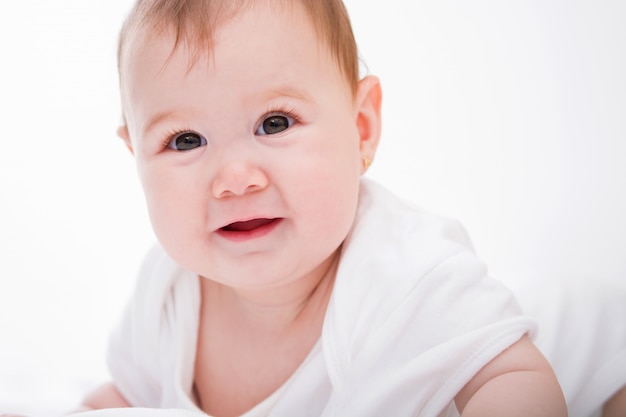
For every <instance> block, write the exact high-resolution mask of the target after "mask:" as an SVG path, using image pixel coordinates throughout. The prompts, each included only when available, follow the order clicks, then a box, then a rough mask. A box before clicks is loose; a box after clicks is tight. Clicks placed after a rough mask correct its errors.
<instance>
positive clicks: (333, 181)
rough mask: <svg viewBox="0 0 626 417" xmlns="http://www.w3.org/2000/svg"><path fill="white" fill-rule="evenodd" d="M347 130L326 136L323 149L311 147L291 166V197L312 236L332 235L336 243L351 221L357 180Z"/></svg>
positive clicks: (357, 160) (353, 142) (357, 166)
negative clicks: (342, 133) (292, 168)
mask: <svg viewBox="0 0 626 417" xmlns="http://www.w3.org/2000/svg"><path fill="white" fill-rule="evenodd" d="M353 133H354V132H352V131H347V132H345V134H344V135H343V136H334V137H329V138H328V141H327V144H326V145H327V146H325V147H324V148H323V149H315V150H311V151H310V152H308V153H307V155H306V157H303V158H302V160H301V161H300V163H299V164H298V167H297V169H294V170H293V172H294V175H293V176H292V177H291V181H292V184H293V187H292V188H291V189H292V190H294V191H293V192H294V193H297V196H295V198H292V201H297V202H298V212H299V213H300V214H303V215H305V216H306V217H307V218H308V220H309V227H310V230H309V233H310V234H311V235H312V237H317V238H321V237H322V236H321V235H322V234H323V235H324V236H328V237H330V236H334V239H339V242H338V243H340V242H341V241H342V240H343V238H344V237H345V235H346V234H347V233H348V231H349V229H350V228H351V226H352V223H353V221H354V216H355V212H356V206H357V203H358V194H359V184H360V173H361V165H360V163H361V162H360V161H361V159H360V153H359V149H358V141H357V140H352V139H351V137H350V136H348V135H353Z"/></svg>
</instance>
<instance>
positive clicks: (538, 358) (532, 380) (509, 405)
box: [455, 336, 567, 417]
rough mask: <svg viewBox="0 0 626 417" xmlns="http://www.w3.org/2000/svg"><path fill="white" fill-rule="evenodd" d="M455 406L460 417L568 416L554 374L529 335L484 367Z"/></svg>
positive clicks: (462, 392)
mask: <svg viewBox="0 0 626 417" xmlns="http://www.w3.org/2000/svg"><path fill="white" fill-rule="evenodd" d="M455 403H456V406H457V408H458V409H459V411H460V412H461V415H462V416H463V417H471V416H481V417H487V416H494V417H501V416H507V417H514V416H524V417H531V416H532V417H540V416H546V417H559V416H567V407H566V404H565V399H564V397H563V392H562V391H561V387H560V386H559V383H558V381H557V379H556V376H555V375H554V371H553V370H552V367H551V366H550V364H549V363H548V361H547V360H546V359H545V358H544V357H543V355H542V354H541V352H539V350H538V349H537V348H536V347H535V345H534V344H533V343H532V342H531V340H530V339H529V338H528V336H524V337H522V338H521V339H520V340H519V341H518V342H516V343H515V344H513V345H512V346H511V347H509V348H508V349H507V350H505V351H504V352H502V353H501V354H500V355H498V356H497V357H496V358H495V359H493V360H492V361H491V362H489V363H488V364H487V365H485V366H484V367H483V368H482V369H481V370H480V371H479V372H478V373H477V374H476V375H475V376H474V377H473V378H472V380H471V381H470V382H469V383H468V384H467V385H466V386H465V387H464V388H463V389H462V390H461V392H459V394H458V395H457V396H456V398H455Z"/></svg>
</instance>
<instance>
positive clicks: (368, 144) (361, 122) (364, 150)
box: [355, 75, 383, 173]
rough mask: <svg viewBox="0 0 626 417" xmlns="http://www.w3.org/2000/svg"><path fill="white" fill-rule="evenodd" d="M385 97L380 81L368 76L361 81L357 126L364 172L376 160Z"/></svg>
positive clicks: (357, 95) (357, 107)
mask: <svg viewBox="0 0 626 417" xmlns="http://www.w3.org/2000/svg"><path fill="white" fill-rule="evenodd" d="M382 99H383V93H382V89H381V87H380V81H379V80H378V78H377V77H374V76H371V75H369V76H367V77H365V78H363V79H362V80H360V81H359V84H358V87H357V94H356V102H355V108H356V112H357V114H356V126H357V129H358V132H359V149H360V151H361V159H362V160H363V170H362V173H365V171H367V168H368V167H369V165H370V164H371V162H372V161H373V160H374V155H375V154H376V149H377V148H378V142H379V140H380V132H381V113H380V111H381V110H380V109H381V104H382Z"/></svg>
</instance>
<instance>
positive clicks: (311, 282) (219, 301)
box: [202, 251, 339, 335]
mask: <svg viewBox="0 0 626 417" xmlns="http://www.w3.org/2000/svg"><path fill="white" fill-rule="evenodd" d="M338 261H339V251H337V252H336V253H335V254H333V255H332V256H331V257H329V258H328V259H327V260H326V261H325V262H324V263H322V264H321V265H319V266H318V267H317V268H316V269H315V270H313V271H311V273H309V274H308V275H307V276H305V277H302V278H300V279H298V280H297V281H294V282H291V283H288V284H287V285H283V286H281V287H278V288H272V289H269V290H267V289H266V290H263V291H254V290H244V289H238V288H232V287H227V286H224V285H222V284H219V283H216V282H213V281H210V280H202V281H203V284H202V286H203V298H204V299H205V300H207V301H209V300H210V301H209V303H210V305H212V306H213V307H214V308H216V309H219V310H217V311H219V312H220V313H221V314H220V316H222V317H225V316H226V317H230V318H231V320H233V321H234V322H235V323H237V325H239V326H242V327H240V328H245V329H247V330H248V331H251V332H255V333H256V332H262V333H263V334H265V335H276V334H277V333H281V332H285V331H287V332H288V331H290V330H291V329H292V328H293V327H294V326H298V325H299V324H303V323H304V324H309V323H310V321H311V320H314V321H316V322H319V324H320V326H321V323H322V322H323V317H324V315H325V311H326V307H327V305H328V300H329V299H330V294H331V292H332V288H333V283H334V278H335V275H336V272H337V266H338ZM214 311H215V310H214ZM226 312H227V314H225V313H226ZM231 324H234V323H231Z"/></svg>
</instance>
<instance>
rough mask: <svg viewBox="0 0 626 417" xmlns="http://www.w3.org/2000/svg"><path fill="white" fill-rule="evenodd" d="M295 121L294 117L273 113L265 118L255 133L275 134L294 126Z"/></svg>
mask: <svg viewBox="0 0 626 417" xmlns="http://www.w3.org/2000/svg"><path fill="white" fill-rule="evenodd" d="M294 123H295V120H294V119H293V118H292V117H289V116H285V115H282V114H273V115H271V116H269V117H266V118H265V119H263V121H262V122H261V125H260V126H259V127H258V128H257V130H256V132H255V134H257V135H274V134H276V133H280V132H282V131H283V130H287V129H288V128H290V127H291V126H293V124H294Z"/></svg>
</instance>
